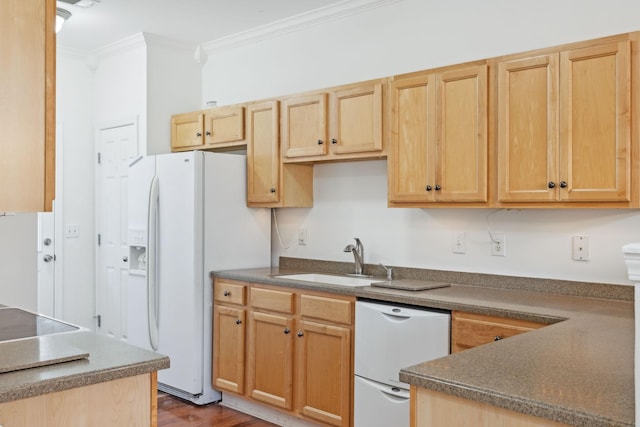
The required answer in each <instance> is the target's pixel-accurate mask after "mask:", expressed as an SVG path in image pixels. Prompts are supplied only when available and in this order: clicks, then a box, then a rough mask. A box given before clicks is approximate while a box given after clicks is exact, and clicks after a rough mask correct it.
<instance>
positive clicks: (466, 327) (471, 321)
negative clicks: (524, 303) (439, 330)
mask: <svg viewBox="0 0 640 427" xmlns="http://www.w3.org/2000/svg"><path fill="white" fill-rule="evenodd" d="M540 326H542V325H539V324H536V323H532V322H523V321H517V320H514V321H511V320H510V319H500V318H496V317H491V316H487V317H483V316H476V315H473V316H472V318H468V317H460V316H457V315H455V314H454V316H453V321H452V325H451V329H452V346H451V350H452V352H454V353H455V352H457V351H462V350H466V349H469V348H473V347H477V346H479V345H482V344H487V343H490V342H493V341H497V340H501V339H504V338H509V337H512V336H514V335H518V334H521V333H523V332H528V331H531V330H534V329H537V328H539V327H540Z"/></svg>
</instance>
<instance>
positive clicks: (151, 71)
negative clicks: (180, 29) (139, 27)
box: [145, 34, 202, 154]
mask: <svg viewBox="0 0 640 427" xmlns="http://www.w3.org/2000/svg"><path fill="white" fill-rule="evenodd" d="M145 41H146V44H147V70H148V73H147V77H146V80H147V117H148V120H147V122H148V128H147V153H148V154H160V153H168V152H170V151H171V116H172V115H173V114H177V113H184V112H187V111H194V110H200V109H201V108H202V105H201V103H200V97H201V96H202V78H201V74H202V70H201V66H200V64H198V63H197V62H196V61H195V60H194V58H193V53H194V51H195V45H191V44H186V43H179V42H174V41H170V40H166V39H163V38H160V37H158V36H153V35H151V34H145Z"/></svg>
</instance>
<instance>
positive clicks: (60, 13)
mask: <svg viewBox="0 0 640 427" xmlns="http://www.w3.org/2000/svg"><path fill="white" fill-rule="evenodd" d="M69 18H71V12H69V11H68V10H67V9H63V8H61V7H56V33H59V32H60V30H61V29H62V26H63V25H64V23H65V22H66V21H67V19H69Z"/></svg>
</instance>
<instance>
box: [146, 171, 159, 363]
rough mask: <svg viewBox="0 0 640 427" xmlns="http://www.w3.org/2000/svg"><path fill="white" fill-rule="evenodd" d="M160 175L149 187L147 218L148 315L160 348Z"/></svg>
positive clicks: (152, 335)
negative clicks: (158, 273)
mask: <svg viewBox="0 0 640 427" xmlns="http://www.w3.org/2000/svg"><path fill="white" fill-rule="evenodd" d="M158 185H159V183H158V177H157V176H154V177H153V179H152V180H151V187H150V188H149V209H148V210H147V212H148V215H149V217H148V218H147V316H148V320H149V341H150V342H151V348H153V349H154V350H158V313H157V307H158V292H157V291H158V283H157V265H156V260H157V250H158V249H157V246H158V245H157V243H158V242H157V238H158V195H159V193H158V190H159V188H158Z"/></svg>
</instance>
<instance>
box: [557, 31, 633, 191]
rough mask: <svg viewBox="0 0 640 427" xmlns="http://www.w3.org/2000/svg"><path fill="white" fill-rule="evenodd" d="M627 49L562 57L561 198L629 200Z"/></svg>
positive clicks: (614, 46) (627, 45)
mask: <svg viewBox="0 0 640 427" xmlns="http://www.w3.org/2000/svg"><path fill="white" fill-rule="evenodd" d="M630 48H631V45H630V42H629V41H622V42H619V43H611V44H606V45H602V46H594V47H590V48H585V49H578V50H572V51H567V52H562V53H561V54H560V123H561V128H560V129H561V131H560V167H561V169H560V180H561V181H565V182H566V184H567V186H566V188H561V189H560V200H566V201H585V202H590V201H627V200H629V197H630V174H631V166H630V164H631V157H630V156H631V154H630V137H631V128H630V111H631V106H630V86H629V85H630Z"/></svg>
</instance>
